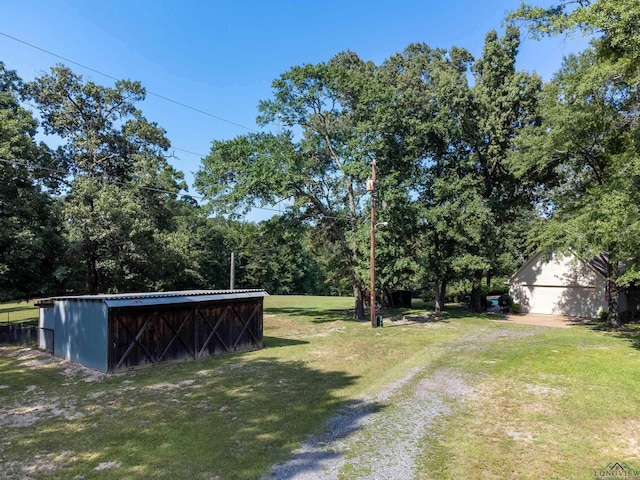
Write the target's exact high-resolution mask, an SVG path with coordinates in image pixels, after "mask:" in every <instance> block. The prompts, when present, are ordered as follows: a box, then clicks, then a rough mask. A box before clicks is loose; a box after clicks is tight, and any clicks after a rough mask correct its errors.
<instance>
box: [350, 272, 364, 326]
mask: <svg viewBox="0 0 640 480" xmlns="http://www.w3.org/2000/svg"><path fill="white" fill-rule="evenodd" d="M353 296H354V298H355V312H356V313H355V317H356V320H358V321H359V322H364V321H365V320H366V319H365V316H364V304H363V303H362V285H361V284H360V282H359V281H357V280H355V279H354V282H353Z"/></svg>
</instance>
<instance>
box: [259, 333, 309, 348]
mask: <svg viewBox="0 0 640 480" xmlns="http://www.w3.org/2000/svg"><path fill="white" fill-rule="evenodd" d="M263 341H264V346H265V348H275V347H291V346H293V345H305V344H308V343H309V342H305V341H302V340H293V339H291V338H280V337H267V336H266V335H265V336H264V337H263Z"/></svg>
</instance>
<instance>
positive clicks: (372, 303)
mask: <svg viewBox="0 0 640 480" xmlns="http://www.w3.org/2000/svg"><path fill="white" fill-rule="evenodd" d="M367 190H369V191H370V192H371V242H370V243H371V259H370V260H371V267H370V268H371V271H370V275H371V288H370V291H369V311H370V312H371V327H373V328H376V326H377V322H376V159H375V158H374V159H373V160H372V161H371V181H370V182H367Z"/></svg>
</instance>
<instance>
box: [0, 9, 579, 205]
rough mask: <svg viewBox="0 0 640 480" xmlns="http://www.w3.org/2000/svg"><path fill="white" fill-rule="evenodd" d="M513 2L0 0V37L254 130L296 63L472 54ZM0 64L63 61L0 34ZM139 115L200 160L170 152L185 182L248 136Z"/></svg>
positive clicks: (158, 110) (537, 56) (162, 111)
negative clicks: (219, 143)
mask: <svg viewBox="0 0 640 480" xmlns="http://www.w3.org/2000/svg"><path fill="white" fill-rule="evenodd" d="M519 3H520V2H519V0H449V1H442V0H440V1H431V0H423V1H405V0H396V1H394V2H385V1H379V0H369V1H348V0H342V1H337V0H329V1H322V0H315V1H303V0H298V1H293V0H271V1H268V0H263V1H257V0H256V1H243V0H237V1H229V2H220V1H204V0H200V1H198V0H182V1H167V0H164V1H159V0H127V1H124V0H74V1H72V0H67V1H62V0H31V1H28V0H0V6H1V9H2V12H3V14H2V16H0V33H3V34H6V35H10V36H12V37H16V38H18V39H20V40H23V41H25V42H28V43H31V44H33V45H36V46H38V47H41V48H43V49H46V50H49V51H51V52H54V53H56V54H58V55H61V56H63V57H66V58H69V59H71V60H73V61H75V62H78V63H80V64H83V65H86V66H88V67H91V68H93V69H95V70H98V71H101V72H104V73H107V74H109V75H111V76H113V77H116V78H128V79H131V80H139V81H141V82H142V84H143V85H144V86H145V87H146V88H147V89H148V90H149V91H151V92H154V93H157V94H160V95H163V96H166V97H170V98H172V99H174V100H176V101H179V102H182V103H185V104H188V105H191V106H193V107H195V108H198V109H201V110H204V111H206V112H208V113H210V114H212V115H215V116H218V117H221V118H224V119H226V120H228V121H230V122H233V123H235V124H239V125H242V126H244V127H247V128H251V129H259V127H257V126H256V124H255V117H256V115H257V104H258V102H259V101H260V100H262V99H268V98H270V95H271V82H272V81H273V80H274V79H275V78H276V77H278V76H279V75H280V74H281V73H283V72H285V71H286V70H287V69H289V68H290V67H292V66H294V65H301V64H304V63H318V62H323V61H326V60H328V59H330V58H331V57H332V56H333V55H335V54H336V53H338V52H340V51H343V50H347V49H350V50H353V51H355V52H356V53H357V54H358V55H359V56H360V57H362V58H363V59H365V60H372V61H374V62H376V63H380V62H382V61H383V60H384V59H385V58H387V57H389V56H390V55H392V54H394V53H396V52H399V51H401V50H403V49H404V48H405V47H406V46H407V45H408V44H409V43H411V42H426V43H428V44H429V45H430V46H432V47H442V48H449V47H451V46H453V45H456V46H459V47H464V48H467V49H468V50H469V51H470V52H471V53H472V54H474V55H476V56H478V55H479V54H480V53H481V50H482V44H483V40H484V36H485V34H486V33H487V31H489V30H491V29H497V30H498V31H500V30H501V29H502V20H503V18H504V14H505V12H506V11H508V10H511V9H514V8H516V7H517V6H518V5H519ZM536 3H540V4H542V5H546V4H547V1H544V0H538V2H536ZM585 45H586V41H585V40H584V39H574V40H567V39H562V38H554V39H550V40H545V41H544V42H536V41H533V40H530V39H526V38H525V39H524V40H523V44H522V46H521V54H520V58H519V68H520V69H523V70H527V71H536V72H538V73H539V74H541V75H542V76H543V78H544V79H545V80H548V79H549V78H551V75H552V74H553V72H555V71H556V70H557V69H558V67H559V66H560V63H561V61H562V58H563V56H564V55H567V54H569V53H571V52H574V51H577V50H579V49H582V48H584V46H585ZM0 60H2V61H4V62H5V64H6V65H7V67H8V68H10V69H13V70H17V72H18V74H19V75H20V76H21V77H22V78H23V79H25V80H31V79H33V78H34V77H35V76H37V75H39V74H41V73H43V72H45V71H48V69H49V68H50V67H51V66H53V65H54V64H56V63H58V62H61V63H65V62H63V61H61V60H60V59H58V58H55V57H53V56H51V55H49V54H46V53H44V52H41V51H38V50H36V49H34V48H31V47H29V46H27V45H24V44H21V43H19V42H16V41H15V40H12V39H9V38H7V37H5V36H2V35H0ZM69 66H70V67H71V68H72V69H73V70H74V71H75V72H76V73H79V74H82V75H83V76H84V78H86V79H90V80H92V81H94V82H96V83H100V84H104V85H112V84H113V81H112V80H110V79H109V78H106V77H103V76H101V75H99V74H97V73H94V72H91V71H88V70H85V69H83V68H81V67H78V66H76V65H73V64H70V65H69ZM139 107H140V108H141V110H142V111H143V113H144V115H145V116H146V117H147V118H148V119H149V120H152V121H155V122H157V123H158V124H160V125H161V126H162V127H163V128H165V129H166V130H167V134H168V137H169V139H170V140H171V143H172V145H173V146H174V147H176V148H180V149H184V150H188V151H190V152H194V153H196V154H199V155H193V154H190V153H186V152H184V151H181V150H176V151H175V155H176V156H177V157H178V158H176V159H174V160H172V163H173V164H174V165H175V166H176V167H177V168H178V169H180V170H182V171H183V172H184V173H185V176H186V178H187V181H188V182H189V184H191V182H192V179H193V176H192V173H193V172H195V171H197V170H198V168H199V165H200V158H201V157H200V155H206V154H207V153H208V152H209V148H210V145H211V142H212V141H213V140H224V139H229V138H233V137H235V136H237V135H241V134H244V133H246V132H247V131H248V130H247V129H245V128H241V127H239V126H237V125H233V124H231V123H226V122H224V121H221V120H217V119H215V118H212V117H210V116H206V115H203V114H201V113H197V112H194V111H191V110H188V109H185V108H183V107H180V106H177V105H174V104H172V103H169V102H166V101H164V100H161V99H159V98H155V97H153V96H148V97H147V100H145V102H143V103H142V104H141V105H140V106H139ZM274 128H275V127H274ZM190 190H191V193H195V192H194V191H193V188H192V187H190Z"/></svg>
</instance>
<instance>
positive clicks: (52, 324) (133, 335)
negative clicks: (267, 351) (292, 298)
mask: <svg viewBox="0 0 640 480" xmlns="http://www.w3.org/2000/svg"><path fill="white" fill-rule="evenodd" d="M267 295H268V294H267V293H266V292H265V291H264V290H215V291H213V290H190V291H179V292H160V293H128V294H118V295H86V296H71V297H53V298H50V299H47V300H42V301H40V302H38V303H37V304H36V305H38V306H39V307H40V342H39V344H40V348H43V349H45V350H48V351H49V352H51V353H53V354H54V355H55V356H57V357H61V358H64V359H67V360H70V361H72V362H77V363H80V364H82V365H85V366H87V367H90V368H93V369H95V370H99V371H101V372H116V371H119V370H123V369H127V368H132V367H137V366H141V365H148V364H155V363H161V362H167V361H175V360H189V359H198V358H202V357H208V356H211V355H219V354H223V353H230V352H238V351H248V350H255V349H258V348H262V346H263V345H262V311H263V298H264V297H265V296H267Z"/></svg>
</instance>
